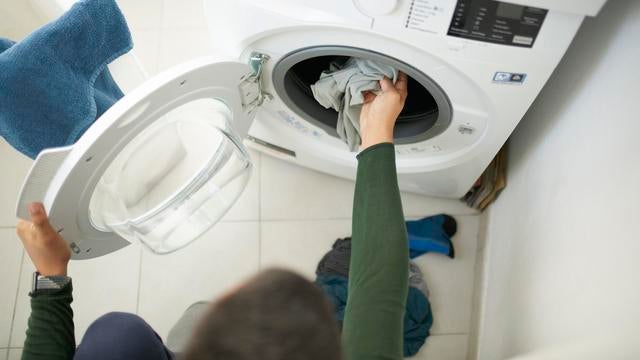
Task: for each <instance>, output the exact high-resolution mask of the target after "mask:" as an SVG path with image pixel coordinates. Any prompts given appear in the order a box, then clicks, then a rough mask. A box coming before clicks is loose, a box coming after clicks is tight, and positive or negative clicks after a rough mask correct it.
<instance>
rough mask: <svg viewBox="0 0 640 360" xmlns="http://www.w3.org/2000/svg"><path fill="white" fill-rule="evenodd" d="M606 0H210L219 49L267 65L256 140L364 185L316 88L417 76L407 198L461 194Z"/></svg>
mask: <svg viewBox="0 0 640 360" xmlns="http://www.w3.org/2000/svg"><path fill="white" fill-rule="evenodd" d="M603 3H604V1H562V2H559V1H553V0H551V1H542V0H532V1H526V0H522V1H508V2H501V1H492V0H353V1H345V0H324V1H314V0H272V1H260V0H238V1H233V2H220V1H215V0H205V2H204V5H205V13H206V15H207V17H208V19H209V22H208V23H209V26H210V33H211V36H212V39H213V40H212V41H213V42H214V44H215V46H217V47H218V48H220V49H221V51H223V52H225V53H226V54H228V55H229V56H232V57H237V58H239V59H240V61H241V62H247V61H248V59H250V58H251V56H252V55H253V54H261V55H264V56H266V57H267V58H268V60H267V61H266V62H265V65H264V75H263V77H262V91H263V92H264V93H265V94H268V98H269V99H270V100H269V101H268V102H266V103H265V104H264V105H263V106H262V109H261V110H260V112H259V113H258V114H257V116H256V120H255V123H254V124H253V125H252V127H251V130H250V132H249V135H250V136H249V141H250V142H249V144H250V145H251V146H252V147H254V148H256V149H258V150H260V151H263V152H265V153H268V154H272V155H274V156H277V157H279V158H282V159H285V160H287V161H290V162H292V163H295V164H297V165H301V166H305V167H308V168H311V169H315V170H318V171H321V172H325V173H329V174H333V175H336V176H340V177H344V178H349V179H354V178H355V174H356V172H355V168H356V160H355V157H354V154H353V153H351V152H349V150H348V148H347V147H346V145H345V144H344V143H342V142H341V141H340V140H339V138H338V137H337V133H336V130H335V128H336V120H337V116H336V112H335V111H334V110H332V109H325V108H323V107H322V106H321V105H319V104H318V103H317V102H316V101H315V100H314V99H313V96H312V93H311V90H310V85H311V84H313V83H314V82H315V81H316V80H318V77H319V75H320V73H321V72H322V71H324V70H326V69H328V65H329V63H330V62H332V61H341V60H344V59H346V58H348V57H359V58H365V59H371V60H375V61H380V62H383V63H387V64H390V65H392V66H394V67H396V68H398V69H400V70H402V71H404V72H405V73H407V74H408V75H409V77H410V82H409V96H408V98H407V102H406V105H405V108H404V110H403V112H402V114H401V115H400V118H399V119H398V122H397V125H396V129H395V134H394V136H395V143H396V158H397V168H398V178H399V185H400V188H401V189H402V190H405V191H410V192H415V193H420V194H426V195H431V196H437V197H448V198H460V197H462V196H463V195H464V194H465V193H466V192H467V191H468V190H469V189H470V188H471V186H472V185H473V183H474V182H475V181H476V179H478V177H479V175H480V174H481V173H482V171H483V170H484V169H485V168H486V166H487V165H488V164H489V162H490V161H491V160H492V159H493V157H494V156H495V154H496V153H497V152H498V150H499V149H500V148H501V147H502V145H503V144H504V143H505V141H506V140H507V138H508V137H509V135H510V134H511V132H512V131H513V129H514V128H515V126H516V125H517V124H518V122H519V121H520V120H521V119H522V117H523V115H524V114H525V112H526V111H527V110H528V109H529V106H530V105H531V104H532V102H533V100H534V99H535V98H536V96H537V95H538V93H539V92H540V90H541V89H542V87H543V86H544V84H545V82H546V81H547V79H548V78H549V76H550V75H551V74H552V72H553V70H554V69H555V67H556V65H557V64H558V62H559V61H560V59H561V58H562V56H563V54H564V53H565V51H566V50H567V47H568V46H569V45H570V43H571V41H572V39H573V37H574V35H575V34H576V31H577V30H578V28H579V26H580V24H581V22H582V19H583V18H584V16H585V15H595V13H596V12H597V10H598V9H599V7H600V6H601V5H602V4H603Z"/></svg>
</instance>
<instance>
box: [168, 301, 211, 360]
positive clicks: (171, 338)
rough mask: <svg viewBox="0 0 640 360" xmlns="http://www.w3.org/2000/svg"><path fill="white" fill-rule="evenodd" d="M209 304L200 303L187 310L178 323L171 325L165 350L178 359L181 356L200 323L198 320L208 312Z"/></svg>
mask: <svg viewBox="0 0 640 360" xmlns="http://www.w3.org/2000/svg"><path fill="white" fill-rule="evenodd" d="M210 306H211V303H210V302H206V301H200V302H197V303H195V304H193V305H191V306H189V307H188V308H187V310H185V312H184V314H182V317H181V318H180V319H179V320H178V322H177V323H176V324H175V325H173V327H172V328H171V330H170V331H169V335H167V348H169V350H171V351H172V352H173V353H174V354H175V355H176V357H177V358H178V359H180V358H181V357H182V356H181V354H182V352H183V351H184V350H185V349H186V347H187V345H188V344H189V340H191V336H192V335H193V332H194V331H195V329H196V326H197V325H198V323H199V322H200V319H202V318H203V317H204V315H205V314H206V313H207V311H208V310H209V307H210Z"/></svg>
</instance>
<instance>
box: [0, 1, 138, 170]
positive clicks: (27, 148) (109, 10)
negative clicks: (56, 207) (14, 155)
mask: <svg viewBox="0 0 640 360" xmlns="http://www.w3.org/2000/svg"><path fill="white" fill-rule="evenodd" d="M132 47H133V44H132V41H131V34H130V33H129V29H128V27H127V23H126V21H125V19H124V16H123V15H122V13H121V12H120V9H119V8H118V6H117V4H116V2H115V0H84V1H80V2H78V3H76V4H75V5H73V7H72V8H71V9H70V10H69V11H68V12H67V13H65V14H64V15H62V16H61V17H60V18H59V19H57V20H55V21H53V22H51V23H49V24H47V25H45V26H43V27H42V28H40V29H38V30H37V31H35V32H34V33H32V34H31V35H29V36H27V37H26V38H25V39H24V40H22V41H20V42H18V43H14V42H12V41H10V40H6V39H5V40H0V136H1V137H3V138H5V139H6V140H7V142H9V143H10V144H11V145H12V146H13V147H14V148H15V149H16V150H18V151H20V152H21V153H23V154H25V155H27V156H29V157H30V158H35V157H36V156H37V155H38V153H40V151H42V150H43V149H46V148H51V147H59V146H65V145H71V144H73V143H74V142H76V140H77V139H78V138H79V137H80V136H82V134H83V133H84V132H85V131H86V130H87V128H89V126H91V124H93V122H94V121H95V120H96V119H97V118H98V117H100V115H102V114H103V113H104V112H105V111H106V110H107V109H109V108H110V107H111V105H113V104H114V103H115V102H116V101H118V100H119V99H120V98H121V97H122V96H123V94H122V91H121V90H120V89H119V88H118V86H117V85H116V83H115V82H114V80H113V78H112V77H111V74H110V73H109V71H108V69H107V67H106V66H107V64H109V63H110V62H112V61H113V60H115V59H116V58H118V57H119V56H121V55H122V54H124V53H126V52H128V51H129V50H131V48H132Z"/></svg>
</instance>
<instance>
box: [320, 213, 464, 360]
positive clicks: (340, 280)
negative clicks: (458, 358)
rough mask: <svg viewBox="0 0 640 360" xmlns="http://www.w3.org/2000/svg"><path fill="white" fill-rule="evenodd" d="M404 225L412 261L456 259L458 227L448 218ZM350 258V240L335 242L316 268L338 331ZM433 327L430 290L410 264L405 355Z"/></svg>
mask: <svg viewBox="0 0 640 360" xmlns="http://www.w3.org/2000/svg"><path fill="white" fill-rule="evenodd" d="M406 225H407V234H408V238H409V250H410V252H409V253H410V258H411V259H413V258H416V257H418V256H421V255H423V254H425V253H429V252H431V253H440V254H443V255H446V256H449V257H451V258H453V257H454V256H455V251H454V248H453V243H452V242H451V237H452V236H453V235H454V234H455V233H456V231H457V224H456V221H455V219H453V218H452V217H451V216H449V215H436V216H431V217H427V218H424V219H421V220H415V221H407V222H406ZM350 259H351V238H350V237H347V238H344V239H337V240H336V241H335V243H334V244H333V247H332V249H331V250H330V251H329V252H328V253H327V254H326V255H325V256H324V257H323V258H322V259H321V260H320V262H319V263H318V266H317V268H316V276H317V277H316V281H315V282H316V284H317V285H318V286H319V287H320V288H321V289H322V290H323V292H324V293H325V295H327V297H328V298H329V300H330V301H331V303H332V304H333V307H334V316H335V319H336V322H337V323H338V326H339V327H340V328H342V321H343V320H344V312H345V308H346V305H347V298H348V288H349V286H348V284H349V263H350ZM432 324H433V313H432V312H431V305H430V303H429V289H428V288H427V284H426V282H425V280H424V276H423V274H422V271H421V270H420V267H418V265H417V264H416V263H414V262H413V261H409V289H408V296H407V304H406V312H405V316H404V356H413V355H415V354H416V353H417V352H418V351H419V350H420V348H421V347H422V345H423V344H424V343H425V341H426V339H427V337H428V336H429V330H430V329H431V325H432Z"/></svg>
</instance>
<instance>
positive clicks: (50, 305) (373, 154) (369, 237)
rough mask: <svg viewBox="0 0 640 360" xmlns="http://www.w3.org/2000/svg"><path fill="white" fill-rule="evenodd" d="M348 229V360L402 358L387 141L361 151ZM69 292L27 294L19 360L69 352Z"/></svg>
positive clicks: (397, 216)
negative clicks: (28, 301)
mask: <svg viewBox="0 0 640 360" xmlns="http://www.w3.org/2000/svg"><path fill="white" fill-rule="evenodd" d="M352 230H353V235H352V250H351V264H350V271H349V297H348V301H347V308H346V311H345V318H344V324H343V332H342V336H343V346H344V355H345V360H389V359H402V353H403V349H402V336H403V324H402V321H403V317H404V310H405V303H406V300H407V289H408V284H407V282H408V274H407V273H408V268H409V250H408V247H407V234H406V228H405V223H404V216H403V214H402V204H401V201H400V191H399V190H398V181H397V175H396V167H395V153H394V147H393V144H391V143H384V144H378V145H374V146H371V147H369V148H367V149H366V150H364V151H363V152H361V153H360V154H359V155H358V175H357V180H356V190H355V197H354V205H353V229H352ZM71 293H72V286H71V284H69V285H67V286H66V287H65V288H63V289H62V290H61V291H59V292H57V293H55V294H43V295H39V296H36V297H33V298H32V299H31V316H30V318H29V326H28V329H27V338H26V340H25V343H24V350H23V353H22V358H23V359H24V360H32V359H38V360H39V359H47V360H58V359H59V360H68V359H71V358H72V357H73V354H74V352H75V339H74V328H73V311H72V310H71V302H72V296H71ZM116 346H117V345H116Z"/></svg>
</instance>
